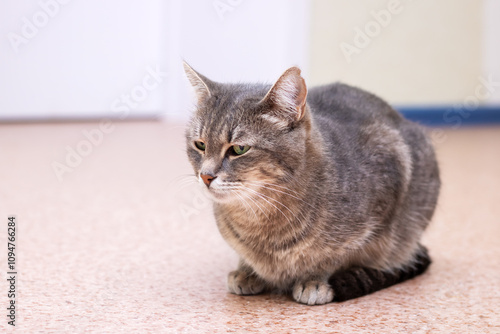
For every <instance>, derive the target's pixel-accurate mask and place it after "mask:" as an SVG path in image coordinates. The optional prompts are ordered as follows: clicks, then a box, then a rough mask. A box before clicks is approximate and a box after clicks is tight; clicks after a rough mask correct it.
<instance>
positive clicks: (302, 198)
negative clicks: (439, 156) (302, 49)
mask: <svg viewBox="0 0 500 334" xmlns="http://www.w3.org/2000/svg"><path fill="white" fill-rule="evenodd" d="M185 69H186V73H187V75H188V78H189V79H190V81H191V83H192V84H193V86H194V87H195V89H196V92H197V97H198V105H197V110H196V111H195V112H194V114H193V116H192V119H191V122H190V124H189V126H188V128H187V131H186V139H187V153H188V157H189V160H190V162H191V164H192V165H193V168H194V171H195V173H196V175H197V176H198V177H199V176H200V174H209V175H213V176H216V177H217V178H216V179H215V180H214V181H213V183H212V184H211V185H210V188H208V189H207V191H208V192H209V193H210V195H211V196H212V197H213V199H214V213H215V217H216V221H217V226H218V228H219V230H220V232H221V234H222V236H223V237H224V238H225V240H226V241H227V242H228V243H229V244H230V245H231V246H232V247H233V248H234V249H235V250H236V252H237V253H238V254H239V255H240V258H241V260H240V265H239V267H238V269H237V270H236V271H234V272H232V273H230V274H229V277H228V287H229V290H230V291H231V292H233V293H236V294H255V293H260V292H261V291H263V290H264V289H276V288H277V289H280V290H282V291H289V292H291V293H292V296H293V298H294V299H295V300H297V301H298V302H301V303H305V304H324V303H327V302H330V301H332V299H333V298H334V296H335V291H333V290H332V288H331V286H330V285H329V284H328V279H329V278H330V277H331V276H332V275H333V274H334V273H337V272H339V271H342V270H347V269H349V268H353V267H366V268H373V269H377V270H381V271H389V272H390V271H394V270H397V269H401V268H404V267H405V266H411V264H412V262H413V261H414V260H415V258H416V257H417V255H418V252H419V249H420V248H419V240H420V237H421V234H422V232H423V231H424V229H425V228H426V226H427V225H428V223H429V220H430V219H431V217H432V215H433V212H434V208H435V206H436V201H437V197H438V193H439V187H440V181H439V171H438V166H437V163H436V159H435V155H434V151H433V148H432V145H431V144H430V142H429V140H428V138H427V137H426V135H425V133H424V131H423V130H422V129H421V128H420V127H419V126H418V125H416V124H414V123H412V122H410V121H408V120H406V119H404V118H403V117H402V116H401V115H400V114H399V113H397V112H396V111H395V110H394V109H392V108H391V107H390V106H389V105H388V104H387V103H385V102H384V101H383V100H381V99H380V98H378V97H376V96H374V95H372V94H370V93H367V92H365V91H363V90H361V89H358V88H354V87H351V86H348V85H344V84H340V83H335V84H330V85H325V86H321V87H315V88H312V89H310V90H309V92H307V89H306V87H305V83H304V81H303V79H302V77H301V76H300V70H298V69H297V68H291V69H289V70H288V71H287V72H285V73H284V74H283V76H282V77H281V78H280V79H279V80H278V81H277V83H276V84H275V85H274V86H273V87H272V88H271V86H270V85H262V84H222V83H215V82H213V81H210V80H209V79H207V78H205V77H203V76H202V75H200V74H198V73H197V72H195V71H194V70H193V69H192V68H190V67H189V66H188V65H187V64H186V65H185ZM306 95H307V103H305V102H306V101H305V98H306ZM301 103H302V104H301ZM197 140H202V141H203V142H204V143H205V144H206V150H205V151H204V152H201V151H200V150H198V149H197V148H196V147H195V146H194V142H195V141H197ZM233 144H238V145H250V146H251V149H250V150H249V151H248V152H247V153H246V154H244V155H242V156H234V155H231V154H230V150H231V149H230V147H231V145H233ZM205 188H207V187H205Z"/></svg>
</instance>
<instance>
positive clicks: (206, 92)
mask: <svg viewBox="0 0 500 334" xmlns="http://www.w3.org/2000/svg"><path fill="white" fill-rule="evenodd" d="M184 72H186V76H187V77H188V79H189V82H191V85H192V86H193V88H194V90H195V93H196V97H197V98H198V102H200V101H203V100H205V99H206V98H208V97H210V96H211V95H212V92H211V87H212V86H213V82H212V81H210V80H209V79H208V78H206V77H205V76H203V75H201V74H200V73H198V72H196V71H195V70H194V69H193V68H192V67H191V66H189V64H188V63H186V62H184Z"/></svg>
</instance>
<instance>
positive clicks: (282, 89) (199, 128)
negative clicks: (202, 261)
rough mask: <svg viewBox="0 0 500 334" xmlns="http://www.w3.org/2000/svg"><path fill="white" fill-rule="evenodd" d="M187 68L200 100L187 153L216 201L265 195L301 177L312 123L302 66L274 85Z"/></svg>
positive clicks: (249, 198) (293, 69)
mask: <svg viewBox="0 0 500 334" xmlns="http://www.w3.org/2000/svg"><path fill="white" fill-rule="evenodd" d="M184 69H185V72H186V75H187V77H188V78H189V81H190V82H191V84H192V86H193V87H194V89H195V92H196V96H197V100H198V101H197V107H196V110H195V112H194V114H193V115H192V118H191V121H190V123H189V125H188V128H187V131H186V140H187V153H188V157H189V160H190V162H191V164H192V165H193V168H194V172H195V175H196V177H197V178H198V180H199V182H200V183H202V184H204V185H205V187H206V188H207V189H208V191H209V193H210V194H211V197H212V198H213V199H214V200H216V201H218V202H226V203H227V202H231V201H242V200H246V201H247V202H248V201H250V200H253V198H256V199H259V198H260V199H265V197H263V196H266V195H264V193H266V191H265V190H266V189H270V188H273V189H275V190H276V189H280V188H279V187H283V186H286V185H287V184H288V183H289V182H291V181H293V180H295V179H296V178H300V175H298V174H299V173H300V170H301V167H302V166H303V164H304V160H305V154H306V141H307V138H308V136H309V130H310V122H311V121H310V115H309V111H308V107H307V105H306V96H307V88H306V85H305V82H304V79H303V78H302V77H301V76H300V70H299V69H298V68H297V67H292V68H290V69H288V70H287V71H285V72H284V73H283V75H281V77H280V78H279V79H278V81H277V82H276V83H275V84H274V85H272V86H271V85H262V84H227V83H217V82H214V81H211V80H209V79H208V78H206V77H205V76H203V75H201V74H199V73H197V72H196V71H195V70H193V69H192V68H191V67H190V66H189V65H187V64H184ZM281 189H283V188H281Z"/></svg>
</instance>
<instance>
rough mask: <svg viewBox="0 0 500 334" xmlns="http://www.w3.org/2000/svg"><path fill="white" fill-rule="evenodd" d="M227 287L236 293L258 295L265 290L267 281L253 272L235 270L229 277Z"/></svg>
mask: <svg viewBox="0 0 500 334" xmlns="http://www.w3.org/2000/svg"><path fill="white" fill-rule="evenodd" d="M227 287H228V289H229V292H231V293H234V294H236V295H256V294H258V293H261V292H262V291H264V288H265V283H264V281H262V280H261V279H260V278H258V277H257V276H255V275H253V274H249V273H247V272H244V271H240V270H235V271H232V272H230V273H229V275H228V277H227Z"/></svg>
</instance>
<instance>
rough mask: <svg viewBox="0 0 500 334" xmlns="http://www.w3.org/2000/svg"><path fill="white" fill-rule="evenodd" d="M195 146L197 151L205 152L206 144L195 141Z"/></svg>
mask: <svg viewBox="0 0 500 334" xmlns="http://www.w3.org/2000/svg"><path fill="white" fill-rule="evenodd" d="M194 145H195V146H196V148H197V149H199V150H201V151H205V143H204V142H202V141H195V142H194Z"/></svg>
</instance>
